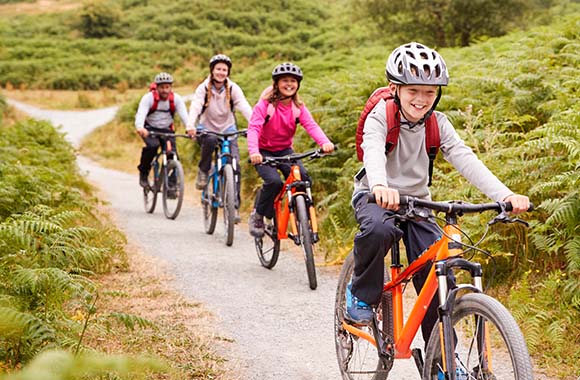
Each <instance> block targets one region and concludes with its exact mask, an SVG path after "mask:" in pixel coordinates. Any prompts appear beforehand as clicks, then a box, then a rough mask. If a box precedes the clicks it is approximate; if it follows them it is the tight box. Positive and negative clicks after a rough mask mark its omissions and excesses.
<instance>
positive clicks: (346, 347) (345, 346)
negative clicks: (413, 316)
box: [334, 252, 393, 380]
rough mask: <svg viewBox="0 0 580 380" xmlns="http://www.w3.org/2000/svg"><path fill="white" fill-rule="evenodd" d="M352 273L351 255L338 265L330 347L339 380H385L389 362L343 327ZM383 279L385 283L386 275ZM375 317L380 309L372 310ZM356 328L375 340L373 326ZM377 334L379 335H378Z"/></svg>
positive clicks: (367, 343)
mask: <svg viewBox="0 0 580 380" xmlns="http://www.w3.org/2000/svg"><path fill="white" fill-rule="evenodd" d="M353 271H354V254H353V252H351V253H349V255H348V256H347V257H346V259H345V261H344V264H343V265H342V270H341V271H340V276H339V277H338V286H337V288H336V299H335V302H334V345H335V347H336V357H337V359H338V367H339V369H340V373H341V375H342V378H343V380H385V379H386V378H387V376H388V375H389V372H390V370H391V367H392V365H393V362H392V361H387V360H386V359H384V358H382V357H380V356H379V353H378V351H377V349H376V347H375V346H374V345H372V344H371V343H370V342H369V341H367V340H365V339H363V338H360V337H358V336H355V335H352V334H351V333H349V332H348V331H347V330H346V329H345V328H344V327H343V322H344V320H345V319H344V315H345V313H346V287H347V285H348V284H349V283H350V281H351V279H352V273H353ZM385 276H386V277H385V279H387V278H388V273H386V274H385ZM375 313H377V314H379V315H382V311H381V305H379V306H378V307H377V308H376V309H375ZM381 319H384V318H381ZM356 327H357V328H358V329H360V330H362V331H363V332H365V333H367V334H368V335H370V336H372V337H374V336H375V331H374V327H373V324H370V325H368V326H356ZM378 327H379V329H380V328H382V321H381V320H379V322H378ZM379 334H382V332H380V331H379Z"/></svg>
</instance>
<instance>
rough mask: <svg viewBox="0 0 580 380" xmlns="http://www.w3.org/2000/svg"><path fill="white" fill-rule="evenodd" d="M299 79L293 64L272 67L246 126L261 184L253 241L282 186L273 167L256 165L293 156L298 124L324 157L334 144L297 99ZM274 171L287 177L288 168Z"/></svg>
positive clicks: (261, 231)
mask: <svg viewBox="0 0 580 380" xmlns="http://www.w3.org/2000/svg"><path fill="white" fill-rule="evenodd" d="M302 78H303V74H302V70H301V69H300V67H298V66H296V65H294V64H293V63H289V62H285V63H282V64H279V65H278V66H276V67H275V68H274V70H273V71H272V81H273V84H272V87H271V88H268V89H266V91H264V93H263V94H262V97H261V99H260V100H259V101H258V103H257V104H256V105H255V106H254V110H253V112H252V118H251V120H250V124H249V125H248V151H249V153H250V161H251V162H252V164H253V165H256V166H255V167H256V170H257V171H258V174H259V175H260V177H262V179H263V180H264V185H263V186H262V190H261V192H260V197H259V200H258V201H257V205H256V209H255V210H254V211H253V212H252V214H251V215H250V221H249V225H250V234H251V235H252V236H254V237H257V238H260V237H262V236H264V216H265V217H267V218H270V219H271V218H273V217H274V198H275V197H276V195H277V194H278V193H279V192H280V190H281V189H282V186H283V183H282V180H281V179H280V175H279V174H278V170H276V168H275V167H272V166H264V165H259V164H260V163H262V158H263V156H272V157H282V156H287V155H289V154H292V153H294V151H293V150H292V139H293V138H294V134H295V133H296V127H297V124H298V123H300V124H302V126H303V127H304V129H306V132H308V134H309V135H310V136H311V137H312V138H313V139H314V141H316V142H317V143H318V145H320V146H321V147H322V150H323V152H324V153H330V152H332V151H333V150H334V144H332V143H331V142H330V140H329V139H328V137H326V135H325V134H324V132H323V131H322V129H321V128H320V126H319V125H318V124H317V123H316V122H315V121H314V119H313V118H312V115H311V114H310V111H308V109H307V108H306V106H305V105H304V103H303V102H302V101H301V100H300V97H299V96H298V89H299V88H300V82H301V81H302ZM299 165H300V173H301V176H302V179H303V180H304V181H308V180H309V178H308V175H307V173H306V169H305V168H304V166H303V165H302V164H299ZM278 169H279V170H280V171H282V173H283V174H284V176H285V177H288V175H289V174H290V165H289V164H280V165H279V167H278Z"/></svg>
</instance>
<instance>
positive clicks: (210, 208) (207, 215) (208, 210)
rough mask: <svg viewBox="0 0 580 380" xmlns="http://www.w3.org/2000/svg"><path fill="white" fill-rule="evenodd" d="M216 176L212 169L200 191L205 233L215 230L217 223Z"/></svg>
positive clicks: (209, 233) (211, 232)
mask: <svg viewBox="0 0 580 380" xmlns="http://www.w3.org/2000/svg"><path fill="white" fill-rule="evenodd" d="M216 178H217V176H216V175H215V173H214V172H213V169H212V171H211V172H210V175H209V177H208V181H207V185H206V186H205V189H203V191H202V193H201V204H202V209H203V226H204V229H205V233H206V234H208V235H211V234H213V233H214V231H215V226H216V223H217V214H218V208H217V207H216V206H215V204H214V203H215V202H214V201H215V200H216V199H217V194H216V193H215V191H216Z"/></svg>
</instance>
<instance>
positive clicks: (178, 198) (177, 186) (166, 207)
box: [163, 159, 184, 219]
mask: <svg viewBox="0 0 580 380" xmlns="http://www.w3.org/2000/svg"><path fill="white" fill-rule="evenodd" d="M165 173H166V175H164V181H163V212H164V213H165V217H166V218H167V219H175V218H177V216H178V215H179V211H181V205H182V204H183V192H184V184H183V182H184V181H183V166H181V162H179V161H178V160H175V159H173V160H169V161H168V162H167V167H166V169H165Z"/></svg>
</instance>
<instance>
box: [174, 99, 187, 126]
mask: <svg viewBox="0 0 580 380" xmlns="http://www.w3.org/2000/svg"><path fill="white" fill-rule="evenodd" d="M174 96H175V112H177V114H178V115H179V118H180V119H181V122H182V123H183V125H184V126H186V127H187V124H188V123H189V121H188V116H187V107H186V106H185V102H184V101H183V98H182V97H181V96H179V95H177V94H174Z"/></svg>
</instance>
